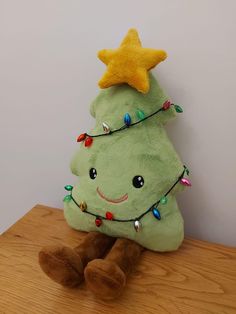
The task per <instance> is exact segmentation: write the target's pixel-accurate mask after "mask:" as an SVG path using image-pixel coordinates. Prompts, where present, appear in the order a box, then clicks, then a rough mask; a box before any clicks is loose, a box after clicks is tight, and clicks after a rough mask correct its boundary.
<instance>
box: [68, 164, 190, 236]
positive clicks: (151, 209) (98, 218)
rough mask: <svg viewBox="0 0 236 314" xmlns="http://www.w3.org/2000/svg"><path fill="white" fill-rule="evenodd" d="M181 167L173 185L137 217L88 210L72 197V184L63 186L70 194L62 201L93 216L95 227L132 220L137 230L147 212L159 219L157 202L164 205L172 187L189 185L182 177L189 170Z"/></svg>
mask: <svg viewBox="0 0 236 314" xmlns="http://www.w3.org/2000/svg"><path fill="white" fill-rule="evenodd" d="M183 167H184V169H183V171H182V173H181V175H180V176H179V177H178V179H177V180H176V181H175V182H174V183H173V185H172V186H171V187H170V188H169V190H168V191H167V192H166V193H165V194H164V195H163V196H162V197H161V198H160V199H159V200H158V201H156V202H155V203H154V204H152V205H151V206H150V207H149V208H148V209H147V210H145V211H144V212H143V213H142V214H141V215H139V216H138V217H135V218H128V219H117V218H115V217H113V214H112V213H111V212H106V216H101V215H98V214H94V213H93V212H91V211H88V210H87V204H86V202H84V201H82V202H81V203H80V204H78V203H77V201H76V200H75V199H74V197H73V195H72V191H73V186H72V185H66V186H65V190H66V191H68V192H70V194H69V195H66V196H65V197H64V201H65V202H68V201H71V200H72V201H73V202H74V203H75V205H76V206H77V207H79V208H80V209H81V211H82V212H84V213H86V214H88V215H91V216H94V217H95V224H96V226H97V227H100V226H101V225H102V221H103V220H110V221H116V222H133V226H134V229H135V230H136V231H139V230H140V228H141V222H140V221H141V219H142V218H143V217H144V216H145V215H147V214H148V213H149V212H152V214H153V216H154V217H155V218H156V219H158V220H161V213H160V211H159V209H158V206H159V204H161V205H165V204H166V203H167V201H168V199H167V196H168V195H169V193H170V192H171V191H172V190H173V189H174V187H175V186H176V185H177V184H178V183H181V184H182V185H184V186H191V182H190V181H189V180H188V179H187V178H186V177H184V175H185V174H187V175H189V170H188V168H187V167H186V166H183Z"/></svg>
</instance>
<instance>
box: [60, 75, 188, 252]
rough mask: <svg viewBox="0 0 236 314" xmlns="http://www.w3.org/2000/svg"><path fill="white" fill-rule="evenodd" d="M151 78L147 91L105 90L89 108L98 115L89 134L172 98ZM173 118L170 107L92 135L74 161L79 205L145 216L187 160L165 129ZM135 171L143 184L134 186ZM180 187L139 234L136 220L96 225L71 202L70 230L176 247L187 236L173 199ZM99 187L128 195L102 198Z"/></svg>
mask: <svg viewBox="0 0 236 314" xmlns="http://www.w3.org/2000/svg"><path fill="white" fill-rule="evenodd" d="M149 81H150V90H149V92H148V93H147V94H142V93H140V92H138V91H137V90H135V89H133V88H132V87H130V86H129V85H127V84H122V85H119V86H112V87H110V88H107V89H105V90H102V91H101V92H100V93H99V95H98V96H97V98H96V99H95V100H94V101H93V103H92V104H91V108H90V112H91V114H92V116H93V117H94V118H95V119H96V125H95V127H94V129H92V130H91V131H90V134H98V133H103V132H104V131H103V128H102V123H103V122H106V123H107V124H108V125H109V126H110V127H111V129H116V128H119V127H121V126H122V125H123V124H124V122H123V117H124V115H125V113H127V112H128V113H129V114H130V116H131V118H132V122H135V121H137V120H138V118H137V117H136V110H137V109H140V110H142V111H143V112H144V113H145V115H149V114H151V113H153V112H154V111H156V110H157V109H159V108H161V107H162V105H163V103H164V102H165V101H166V100H167V99H168V97H167V96H166V95H165V94H164V92H163V90H162V89H161V88H160V86H159V84H158V83H157V81H156V79H155V78H154V77H153V75H152V74H151V73H150V74H149ZM174 116H175V110H174V108H173V107H171V108H170V109H169V110H167V111H162V112H160V113H159V114H158V115H155V116H153V117H152V118H150V119H147V120H146V121H144V122H142V123H140V124H138V125H136V126H133V127H131V128H129V129H125V130H124V131H121V132H117V133H114V134H112V135H109V136H104V137H99V138H94V141H93V144H92V145H91V146H90V147H85V146H84V143H82V144H81V145H80V149H79V150H78V152H77V153H76V154H75V156H74V158H73V160H72V162H71V170H72V172H73V173H74V174H75V175H76V176H79V181H78V183H76V184H75V186H74V189H73V191H72V195H73V197H74V199H75V200H76V201H77V203H78V204H79V203H80V202H82V201H85V202H86V203H87V209H88V210H90V211H91V212H93V213H94V214H97V215H102V216H105V215H106V212H108V211H109V212H112V213H113V215H114V217H115V218H117V219H129V218H135V217H137V216H139V215H141V214H142V213H143V212H144V211H145V210H146V209H147V208H149V207H150V206H151V205H152V204H153V203H155V202H156V201H157V200H158V199H160V198H161V197H162V196H163V195H164V194H165V193H166V192H167V191H168V189H169V188H170V187H171V186H172V184H173V183H174V182H175V181H176V180H177V179H178V177H179V176H180V175H181V173H182V171H183V164H182V162H181V161H180V159H179V157H178V155H177V153H176V152H175V149H174V147H173V145H172V143H171V142H170V140H169V139H168V136H167V134H166V132H165V130H164V127H163V124H164V123H165V122H166V121H168V120H170V119H171V118H173V117H174ZM91 168H95V169H96V171H97V177H96V178H95V179H94V180H93V179H91V178H90V176H89V172H90V169H91ZM137 175H138V176H142V177H143V178H144V185H143V187H141V188H135V187H134V186H133V184H132V180H133V178H134V177H135V176H137ZM181 188H182V186H181V185H180V184H178V185H177V186H176V187H175V189H174V190H173V191H172V192H171V193H170V194H169V195H168V202H167V204H165V205H159V207H158V209H159V211H160V213H161V217H162V218H161V220H160V221H159V220H157V219H156V218H155V217H154V216H153V214H152V213H151V212H149V213H148V214H147V215H145V216H144V217H143V218H142V220H141V224H142V227H141V229H140V231H139V232H136V231H135V229H134V227H133V222H116V221H109V220H106V221H105V220H103V221H102V225H101V226H100V227H97V226H96V225H95V217H93V216H91V215H89V214H86V212H82V211H81V210H80V209H79V208H78V207H77V206H76V205H75V203H74V202H73V201H72V200H71V201H69V202H65V203H64V206H65V210H64V213H65V218H66V220H67V222H68V223H69V225H70V226H71V227H72V228H75V229H78V230H82V231H88V232H90V231H98V232H101V233H104V234H107V235H109V236H112V237H118V238H126V239H130V240H133V241H135V242H137V243H138V244H140V245H141V246H143V247H145V248H147V249H150V250H154V251H172V250H176V249H177V248H178V247H179V246H180V244H181V242H182V240H183V236H184V232H183V219H182V216H181V214H180V211H179V209H178V205H177V203H176V199H175V197H174V194H175V192H177V190H180V189H181ZM98 189H99V191H100V195H101V193H102V195H104V196H105V198H106V199H110V200H112V199H120V198H122V197H124V196H125V195H126V196H127V195H128V198H127V199H126V200H124V201H123V202H120V203H113V202H111V201H107V200H106V199H104V198H102V197H101V196H100V195H99V194H98V192H97V191H98Z"/></svg>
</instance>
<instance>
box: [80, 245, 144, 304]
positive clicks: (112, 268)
mask: <svg viewBox="0 0 236 314" xmlns="http://www.w3.org/2000/svg"><path fill="white" fill-rule="evenodd" d="M142 250H143V248H142V247H141V246H140V245H139V244H137V243H135V242H133V241H131V240H128V239H117V241H116V242H115V244H114V245H113V247H112V249H111V251H110V252H109V253H108V255H107V256H106V258H105V259H104V260H103V259H95V260H93V261H91V262H89V263H88V265H87V267H86V268H85V273H84V275H85V281H86V284H87V286H88V288H89V289H90V290H91V291H92V292H93V293H94V294H95V295H97V296H98V297H100V298H101V299H114V298H116V297H118V296H119V295H120V294H121V292H122V290H123V288H124V286H125V284H126V276H127V275H128V273H130V272H131V271H132V269H133V268H134V267H135V265H136V263H137V261H138V259H139V257H140V254H141V252H142Z"/></svg>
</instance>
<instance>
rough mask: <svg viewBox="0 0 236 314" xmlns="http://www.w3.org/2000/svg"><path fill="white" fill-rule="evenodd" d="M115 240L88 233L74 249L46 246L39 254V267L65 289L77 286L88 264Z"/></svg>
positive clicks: (102, 253)
mask: <svg viewBox="0 0 236 314" xmlns="http://www.w3.org/2000/svg"><path fill="white" fill-rule="evenodd" d="M115 240H116V239H115V238H112V237H109V236H107V235H105V234H102V233H98V232H90V233H88V234H87V235H86V237H84V239H83V241H82V242H81V243H80V244H79V245H78V246H77V247H75V248H74V249H72V248H70V247H66V246H47V247H44V248H42V249H41V251H40V252H39V265H40V267H41V268H42V270H43V271H44V272H45V274H46V275H47V276H48V277H50V278H51V279H52V280H54V281H56V282H57V283H59V284H61V285H62V286H66V287H75V286H78V285H79V284H80V283H81V282H82V281H83V280H84V269H85V267H86V266H87V264H88V262H90V261H92V260H93V259H98V258H102V257H103V256H104V255H105V254H106V252H107V251H108V250H109V249H110V248H111V246H112V245H113V244H114V242H115Z"/></svg>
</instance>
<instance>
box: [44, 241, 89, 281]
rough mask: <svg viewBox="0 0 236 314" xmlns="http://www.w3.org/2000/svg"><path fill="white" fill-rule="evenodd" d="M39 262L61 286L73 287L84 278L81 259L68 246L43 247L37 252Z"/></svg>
mask: <svg viewBox="0 0 236 314" xmlns="http://www.w3.org/2000/svg"><path fill="white" fill-rule="evenodd" d="M39 264H40V266H41V268H42V270H43V271H44V272H45V273H46V274H47V275H48V276H49V277H50V278H51V279H52V280H54V281H56V282H57V283H59V284H61V285H63V286H67V287H75V286H77V285H79V284H80V283H81V282H82V280H83V279H84V275H83V271H84V267H83V264H82V262H81V259H80V257H79V255H77V254H76V253H75V252H74V250H73V249H71V248H69V247H65V246H61V247H58V246H51V247H46V248H43V249H42V250H41V251H40V252H39Z"/></svg>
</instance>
